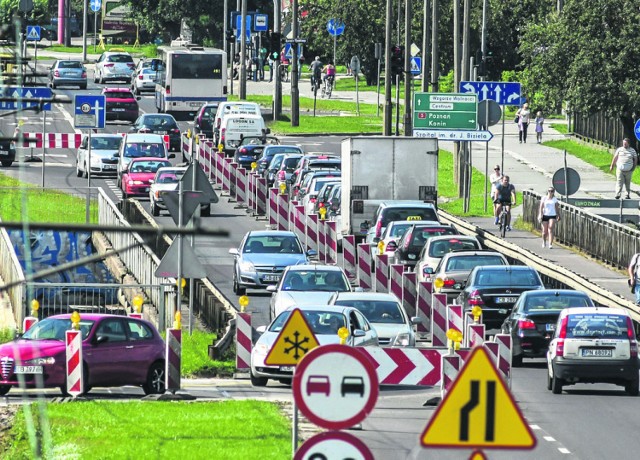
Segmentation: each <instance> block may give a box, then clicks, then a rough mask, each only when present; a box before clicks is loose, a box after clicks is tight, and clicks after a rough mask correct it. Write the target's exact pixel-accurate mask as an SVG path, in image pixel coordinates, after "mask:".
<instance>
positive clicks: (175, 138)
mask: <svg viewBox="0 0 640 460" xmlns="http://www.w3.org/2000/svg"><path fill="white" fill-rule="evenodd" d="M129 132H130V133H149V134H160V135H168V136H169V150H172V151H177V150H180V142H181V140H180V128H179V127H178V123H176V119H175V118H173V115H169V114H166V113H145V114H143V115H140V116H139V117H138V119H137V120H136V121H135V123H134V124H133V126H132V127H131V129H129Z"/></svg>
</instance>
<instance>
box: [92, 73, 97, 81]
mask: <svg viewBox="0 0 640 460" xmlns="http://www.w3.org/2000/svg"><path fill="white" fill-rule="evenodd" d="M93 82H94V83H98V72H93Z"/></svg>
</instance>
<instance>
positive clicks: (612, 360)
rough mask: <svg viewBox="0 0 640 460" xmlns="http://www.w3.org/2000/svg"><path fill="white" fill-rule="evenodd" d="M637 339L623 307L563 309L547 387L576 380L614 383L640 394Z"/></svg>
mask: <svg viewBox="0 0 640 460" xmlns="http://www.w3.org/2000/svg"><path fill="white" fill-rule="evenodd" d="M638 370H639V369H638V342H637V341H636V333H635V330H634V326H633V320H632V319H631V316H629V313H628V312H627V311H626V310H623V309H621V308H598V307H596V308H569V309H565V310H562V311H561V312H560V316H559V318H558V322H557V323H556V330H555V333H554V335H553V338H552V339H551V342H550V343H549V351H548V352H547V389H549V390H551V391H552V392H553V393H554V394H560V393H562V388H563V387H564V386H566V385H574V384H576V383H613V384H616V385H622V386H624V389H625V391H626V392H627V393H628V394H629V395H630V396H637V395H638Z"/></svg>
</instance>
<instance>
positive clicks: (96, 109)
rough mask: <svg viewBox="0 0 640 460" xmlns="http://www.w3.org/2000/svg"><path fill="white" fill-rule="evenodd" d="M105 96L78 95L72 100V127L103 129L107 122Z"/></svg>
mask: <svg viewBox="0 0 640 460" xmlns="http://www.w3.org/2000/svg"><path fill="white" fill-rule="evenodd" d="M106 105H107V98H106V97H105V96H104V95H102V94H100V95H91V96H78V95H76V97H75V98H74V101H73V108H74V111H73V114H74V117H73V126H74V128H80V129H83V128H86V129H92V128H98V129H104V127H105V124H106V122H107V111H106Z"/></svg>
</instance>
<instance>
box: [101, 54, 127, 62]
mask: <svg viewBox="0 0 640 460" xmlns="http://www.w3.org/2000/svg"><path fill="white" fill-rule="evenodd" d="M107 61H108V62H133V58H132V57H131V56H130V55H128V54H112V55H111V56H107Z"/></svg>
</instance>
